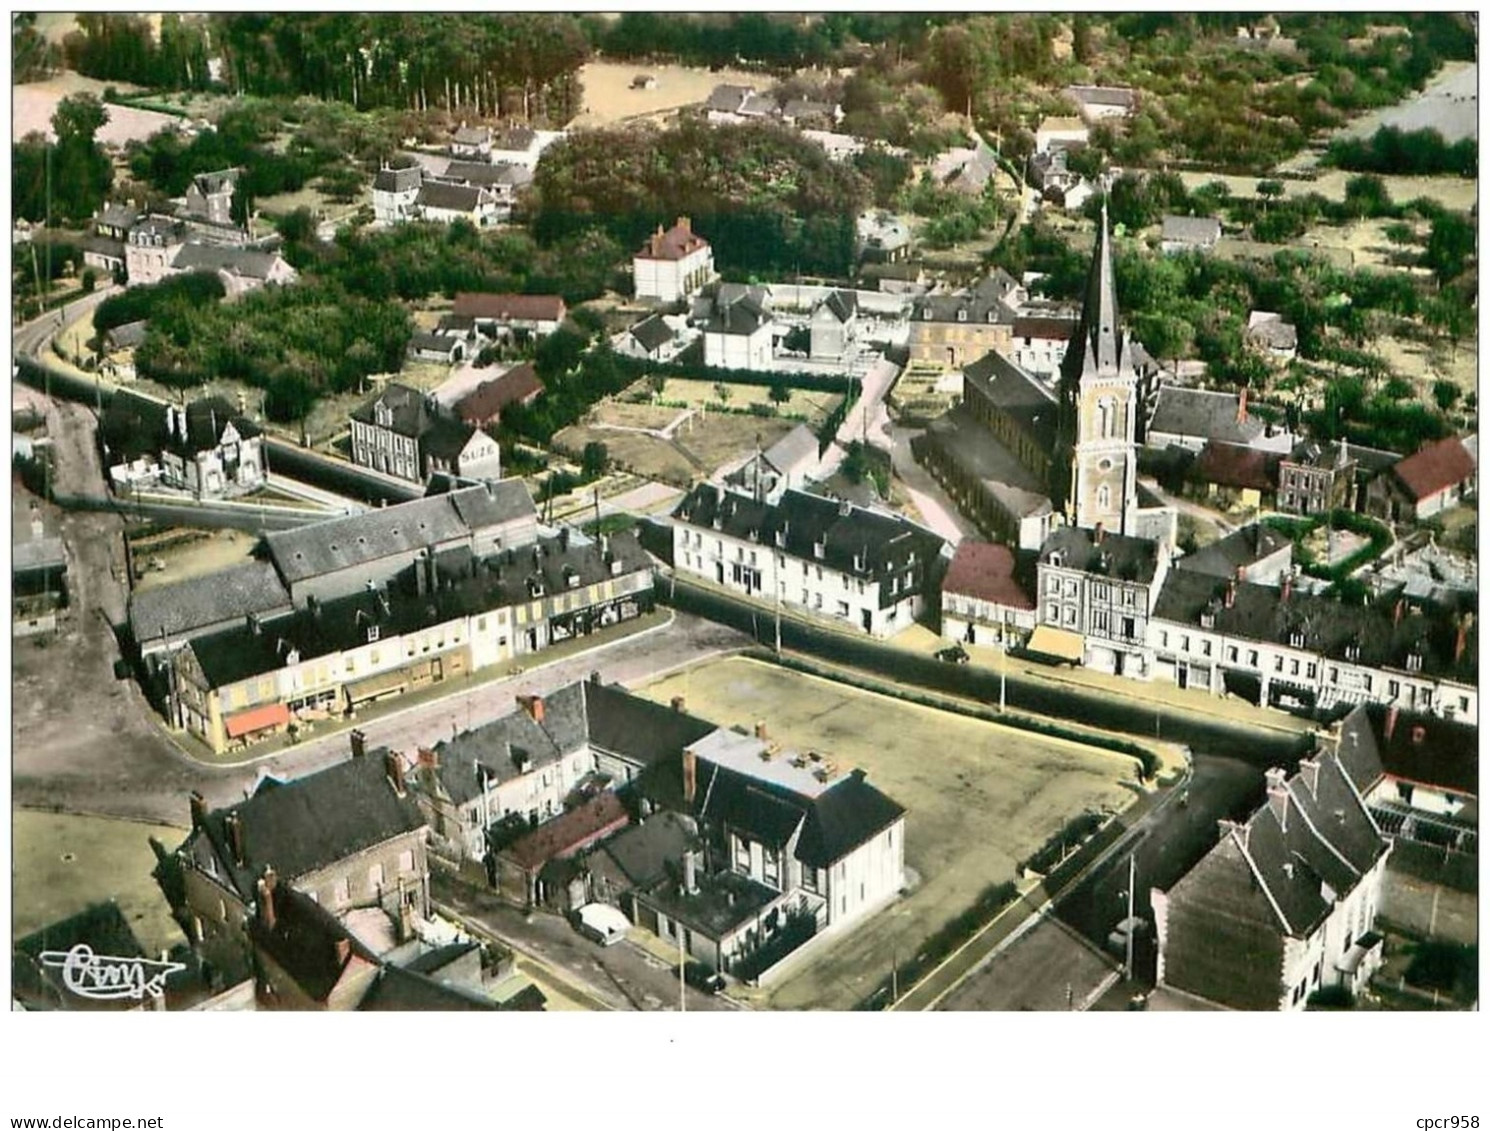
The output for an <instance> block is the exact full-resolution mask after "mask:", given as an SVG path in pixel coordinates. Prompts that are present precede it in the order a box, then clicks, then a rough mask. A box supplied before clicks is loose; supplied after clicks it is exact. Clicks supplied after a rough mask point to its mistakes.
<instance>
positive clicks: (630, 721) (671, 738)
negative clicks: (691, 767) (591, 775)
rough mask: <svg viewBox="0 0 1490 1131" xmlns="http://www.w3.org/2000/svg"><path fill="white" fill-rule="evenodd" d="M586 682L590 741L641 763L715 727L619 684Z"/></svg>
mask: <svg viewBox="0 0 1490 1131" xmlns="http://www.w3.org/2000/svg"><path fill="white" fill-rule="evenodd" d="M582 686H583V688H584V705H585V723H586V729H587V732H588V737H589V743H590V745H591V746H593V747H596V748H598V749H601V750H604V751H606V752H607V753H610V754H615V755H617V756H618V757H621V758H625V759H626V760H627V761H630V762H634V763H636V764H638V765H641V766H646V765H650V764H651V763H652V762H654V761H656V760H657V759H659V758H663V757H667V756H670V755H673V754H676V753H677V752H678V751H680V750H682V749H683V748H684V747H685V746H687V745H688V744H689V743H693V742H697V741H698V740H699V739H700V738H702V737H703V736H704V735H706V734H708V733H709V732H710V731H712V730H714V729H715V728H714V725H713V724H712V723H708V722H705V721H704V720H703V719H700V718H696V717H694V716H693V715H690V714H687V713H686V712H683V711H675V710H673V709H672V708H671V707H669V706H665V705H663V704H661V703H654V702H652V701H651V700H650V699H643V698H642V697H641V696H639V695H632V694H630V693H629V692H627V691H626V690H624V689H623V688H621V687H618V686H615V685H610V686H607V685H604V684H600V683H595V682H593V681H590V682H586V683H584V684H583V685H582Z"/></svg>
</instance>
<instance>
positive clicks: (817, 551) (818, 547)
mask: <svg viewBox="0 0 1490 1131" xmlns="http://www.w3.org/2000/svg"><path fill="white" fill-rule="evenodd" d="M827 552H828V544H827V543H826V542H814V543H813V544H812V556H813V557H814V558H821V557H823V556H824V555H825V554H827Z"/></svg>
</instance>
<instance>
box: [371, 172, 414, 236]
mask: <svg viewBox="0 0 1490 1131" xmlns="http://www.w3.org/2000/svg"><path fill="white" fill-rule="evenodd" d="M423 184H424V169H423V167H422V166H421V165H419V164H418V163H417V162H415V163H412V164H410V165H407V166H404V167H402V168H393V167H392V166H389V165H384V166H383V168H382V169H380V170H378V175H377V176H375V177H374V178H373V187H372V199H373V220H374V221H375V222H376V223H379V224H402V223H403V222H404V221H405V220H411V219H414V218H415V217H416V216H417V215H418V212H417V210H416V209H415V207H414V202H415V200H416V199H418V197H419V189H420V187H421V186H422V185H423Z"/></svg>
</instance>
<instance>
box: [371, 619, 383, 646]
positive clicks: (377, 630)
mask: <svg viewBox="0 0 1490 1131" xmlns="http://www.w3.org/2000/svg"><path fill="white" fill-rule="evenodd" d="M382 634H383V630H382V628H381V627H379V626H378V625H375V624H370V625H368V626H367V642H368V643H369V644H375V643H377V640H378V637H380V636H381V635H382Z"/></svg>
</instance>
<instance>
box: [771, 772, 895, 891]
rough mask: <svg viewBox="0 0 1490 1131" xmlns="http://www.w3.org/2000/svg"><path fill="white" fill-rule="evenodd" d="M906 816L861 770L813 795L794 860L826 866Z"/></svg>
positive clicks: (814, 866)
mask: <svg viewBox="0 0 1490 1131" xmlns="http://www.w3.org/2000/svg"><path fill="white" fill-rule="evenodd" d="M903 816H905V808H904V807H903V806H901V805H899V804H897V803H896V802H894V801H892V800H890V798H888V797H886V796H885V795H884V794H883V793H881V792H880V791H879V790H877V789H875V788H874V786H872V785H870V784H869V783H868V782H867V781H865V780H864V771H863V770H854V771H852V772H851V773H850V774H849V775H848V777H846V778H844V779H843V780H842V781H840V782H838V783H837V784H836V785H834V786H832V787H831V788H830V789H827V790H825V791H824V792H822V793H820V794H819V795H818V796H817V797H815V798H814V799H813V801H812V805H811V808H809V809H808V811H807V824H806V826H805V827H804V828H803V830H802V839H801V840H800V841H798V842H797V859H799V860H801V861H802V863H804V864H807V865H808V866H810V867H813V868H826V867H828V866H829V865H831V864H833V863H835V862H837V861H838V860H841V859H842V858H843V857H845V856H847V855H848V854H849V853H850V852H852V851H853V850H854V849H856V848H858V847H859V846H860V845H861V844H864V843H866V842H867V841H869V840H870V839H872V838H873V837H875V836H878V835H879V834H880V833H881V832H883V831H884V830H885V829H887V828H889V827H890V825H892V824H894V823H895V822H896V821H898V820H899V819H900V818H901V817H903Z"/></svg>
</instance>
